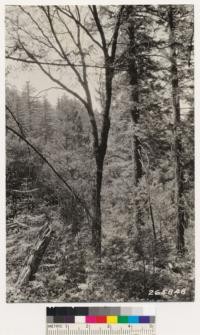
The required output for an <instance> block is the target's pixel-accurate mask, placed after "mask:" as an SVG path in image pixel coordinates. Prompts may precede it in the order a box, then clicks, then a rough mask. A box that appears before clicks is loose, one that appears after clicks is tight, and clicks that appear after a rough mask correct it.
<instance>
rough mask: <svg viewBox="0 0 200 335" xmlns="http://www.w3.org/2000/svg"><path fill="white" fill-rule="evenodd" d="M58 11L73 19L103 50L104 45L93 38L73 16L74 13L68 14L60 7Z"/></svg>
mask: <svg viewBox="0 0 200 335" xmlns="http://www.w3.org/2000/svg"><path fill="white" fill-rule="evenodd" d="M55 7H56V8H57V9H58V11H60V12H61V13H63V14H64V15H66V16H67V17H68V18H70V19H72V20H73V21H74V22H75V23H76V24H78V25H79V26H80V27H81V28H82V29H83V30H84V31H85V33H86V34H87V35H88V36H89V38H90V39H91V40H92V41H93V42H94V43H95V44H96V45H97V46H98V47H99V48H101V49H102V45H101V44H100V43H99V42H98V41H97V40H96V39H95V38H94V37H93V36H92V34H91V33H90V31H89V30H88V29H87V28H86V27H85V26H84V25H83V24H82V23H81V22H80V21H78V20H77V19H76V18H75V16H73V15H72V13H71V12H70V13H69V12H67V11H66V10H64V9H63V8H61V7H60V6H55Z"/></svg>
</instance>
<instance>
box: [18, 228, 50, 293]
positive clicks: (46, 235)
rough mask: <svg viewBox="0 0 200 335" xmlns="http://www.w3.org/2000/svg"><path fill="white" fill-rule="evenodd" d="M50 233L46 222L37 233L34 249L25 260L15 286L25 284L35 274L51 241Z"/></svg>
mask: <svg viewBox="0 0 200 335" xmlns="http://www.w3.org/2000/svg"><path fill="white" fill-rule="evenodd" d="M52 233H53V231H52V229H51V228H50V227H49V222H47V223H46V224H45V225H44V227H42V229H41V230H40V232H39V236H38V239H37V241H36V243H35V246H34V249H33V250H32V251H31V254H30V255H28V256H27V258H26V260H25V264H24V267H23V269H22V271H21V273H20V275H19V278H18V281H17V286H19V287H20V286H22V285H24V284H26V283H27V282H28V281H29V280H31V279H33V276H34V274H35V273H36V272H37V270H38V267H39V265H40V263H41V261H42V258H43V256H44V253H45V251H46V249H47V247H48V245H49V243H50V241H51V237H52Z"/></svg>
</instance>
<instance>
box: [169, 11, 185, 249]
mask: <svg viewBox="0 0 200 335" xmlns="http://www.w3.org/2000/svg"><path fill="white" fill-rule="evenodd" d="M168 25H169V46H170V56H171V57H170V60H171V87H172V107H173V138H174V158H175V197H176V208H177V213H176V228H177V250H178V251H179V252H183V251H184V248H185V238H184V231H185V224H184V207H183V192H184V189H183V167H182V164H181V154H182V140H181V134H180V123H181V117H180V96H179V80H178V68H177V55H176V46H175V16H174V9H173V6H169V10H168Z"/></svg>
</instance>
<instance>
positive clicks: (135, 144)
mask: <svg viewBox="0 0 200 335" xmlns="http://www.w3.org/2000/svg"><path fill="white" fill-rule="evenodd" d="M131 7H132V6H131ZM130 11H131V9H130ZM128 36H129V43H130V48H129V66H128V74H129V84H130V86H131V100H132V109H131V117H132V122H133V132H134V133H133V140H132V152H133V153H132V155H133V164H134V172H133V184H134V188H135V189H136V188H137V186H138V184H139V181H140V179H141V177H142V163H141V145H140V140H139V138H138V136H137V134H136V133H135V129H136V128H137V125H138V123H139V118H140V110H139V107H138V106H139V82H138V69H137V62H136V57H137V55H136V45H135V27H134V22H131V23H130V25H129V29H128ZM134 198H135V199H134V202H135V204H134V205H135V206H134V207H135V209H134V210H135V215H134V216H135V223H136V227H137V228H138V229H139V227H140V225H141V210H140V206H139V202H138V200H137V199H136V193H135V194H134Z"/></svg>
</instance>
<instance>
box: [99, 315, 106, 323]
mask: <svg viewBox="0 0 200 335" xmlns="http://www.w3.org/2000/svg"><path fill="white" fill-rule="evenodd" d="M96 323H107V317H106V316H96Z"/></svg>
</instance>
